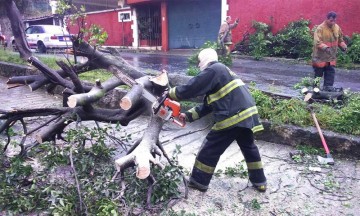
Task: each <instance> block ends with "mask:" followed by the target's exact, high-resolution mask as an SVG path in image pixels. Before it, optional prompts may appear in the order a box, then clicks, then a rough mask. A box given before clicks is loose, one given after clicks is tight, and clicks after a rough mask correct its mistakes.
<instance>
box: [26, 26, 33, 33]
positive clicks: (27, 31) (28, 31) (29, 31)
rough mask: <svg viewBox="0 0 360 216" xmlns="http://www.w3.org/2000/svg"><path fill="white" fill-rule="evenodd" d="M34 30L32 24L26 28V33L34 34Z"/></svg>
mask: <svg viewBox="0 0 360 216" xmlns="http://www.w3.org/2000/svg"><path fill="white" fill-rule="evenodd" d="M32 30H33V27H32V26H30V27H29V28H27V29H26V30H25V33H26V34H32Z"/></svg>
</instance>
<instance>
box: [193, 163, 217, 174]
mask: <svg viewBox="0 0 360 216" xmlns="http://www.w3.org/2000/svg"><path fill="white" fill-rule="evenodd" d="M194 166H195V167H196V168H198V169H199V170H201V171H203V172H206V173H209V174H213V173H214V171H215V167H211V166H208V165H205V164H203V163H201V162H200V161H198V160H196V161H195V165H194Z"/></svg>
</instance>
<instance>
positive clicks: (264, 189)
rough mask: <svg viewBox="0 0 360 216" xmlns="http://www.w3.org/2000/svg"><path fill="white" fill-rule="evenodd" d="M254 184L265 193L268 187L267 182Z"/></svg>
mask: <svg viewBox="0 0 360 216" xmlns="http://www.w3.org/2000/svg"><path fill="white" fill-rule="evenodd" d="M252 185H253V187H254V188H255V189H256V190H257V191H259V192H261V193H264V192H265V191H266V188H267V186H266V183H260V184H257V183H252Z"/></svg>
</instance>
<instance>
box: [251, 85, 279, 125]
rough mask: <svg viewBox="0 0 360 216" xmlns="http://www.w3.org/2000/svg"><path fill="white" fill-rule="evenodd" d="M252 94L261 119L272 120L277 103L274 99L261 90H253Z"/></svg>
mask: <svg viewBox="0 0 360 216" xmlns="http://www.w3.org/2000/svg"><path fill="white" fill-rule="evenodd" d="M251 94H252V96H253V98H254V99H255V102H256V105H257V108H258V111H259V114H260V117H261V118H262V119H270V118H271V115H270V113H271V112H272V110H273V109H274V106H275V105H276V101H275V100H274V99H273V98H272V97H269V96H268V95H266V94H264V92H262V91H261V90H259V89H255V88H251Z"/></svg>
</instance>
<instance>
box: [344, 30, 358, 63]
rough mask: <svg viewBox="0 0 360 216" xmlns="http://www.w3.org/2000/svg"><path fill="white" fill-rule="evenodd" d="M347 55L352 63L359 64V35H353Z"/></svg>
mask: <svg viewBox="0 0 360 216" xmlns="http://www.w3.org/2000/svg"><path fill="white" fill-rule="evenodd" d="M347 55H348V56H349V57H350V59H351V60H352V62H354V63H360V34H358V33H354V34H353V35H352V37H351V40H350V42H349V44H348V51H347Z"/></svg>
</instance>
